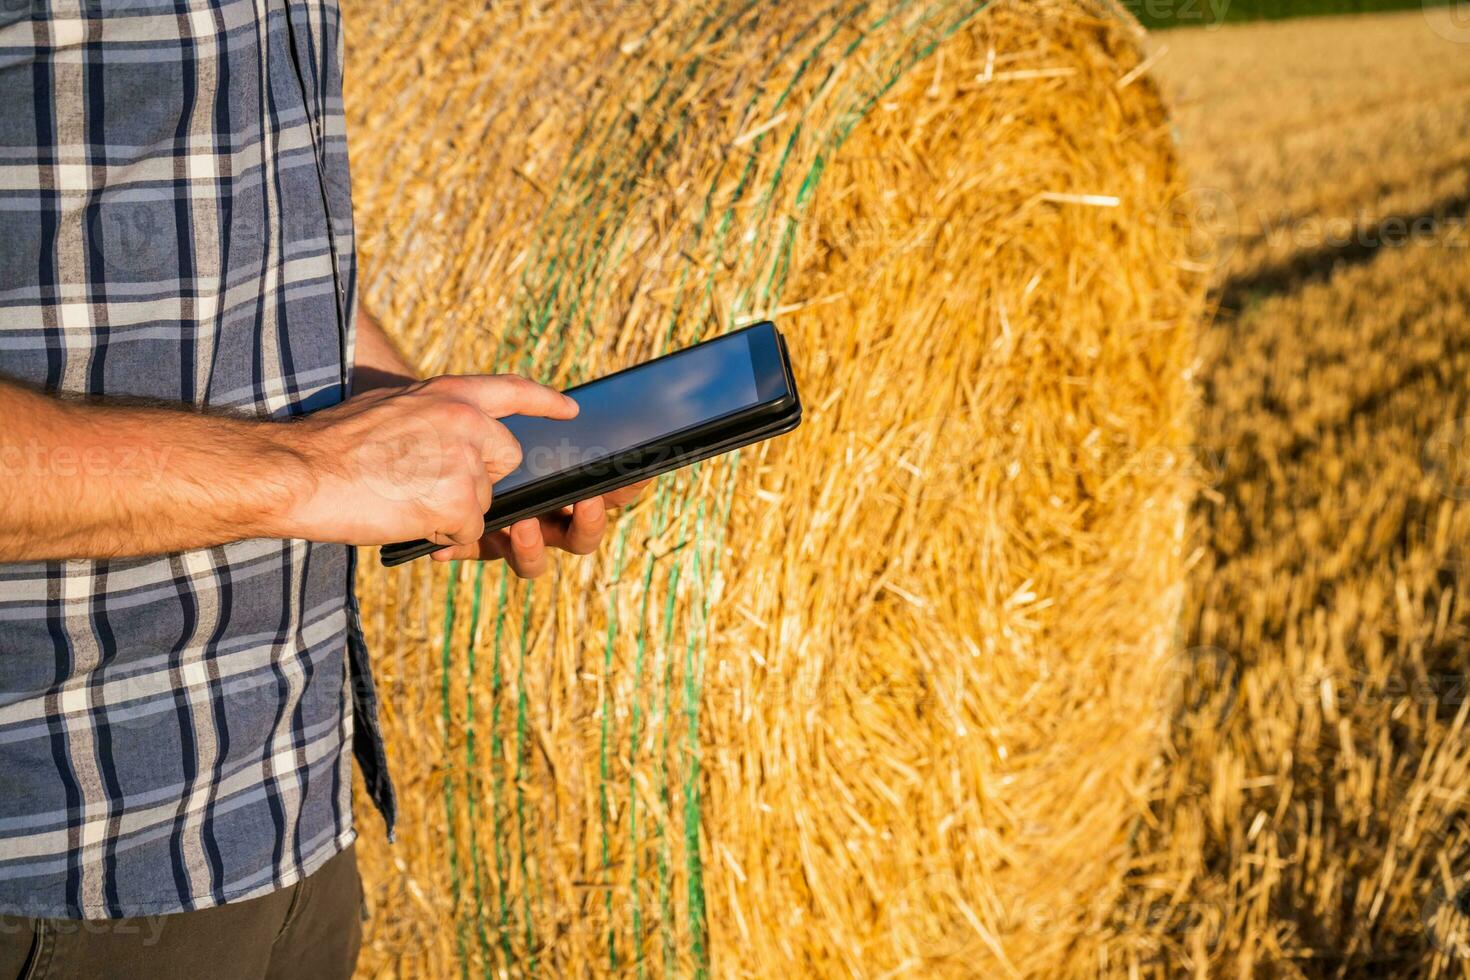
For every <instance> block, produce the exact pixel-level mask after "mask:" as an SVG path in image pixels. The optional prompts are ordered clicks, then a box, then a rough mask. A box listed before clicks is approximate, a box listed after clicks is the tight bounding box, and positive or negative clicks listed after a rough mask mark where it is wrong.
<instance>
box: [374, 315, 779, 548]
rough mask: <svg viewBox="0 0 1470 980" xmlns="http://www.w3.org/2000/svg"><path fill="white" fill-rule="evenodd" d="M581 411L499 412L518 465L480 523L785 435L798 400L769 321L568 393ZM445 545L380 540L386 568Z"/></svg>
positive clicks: (530, 513)
mask: <svg viewBox="0 0 1470 980" xmlns="http://www.w3.org/2000/svg"><path fill="white" fill-rule="evenodd" d="M567 394H568V395H570V396H571V397H572V398H573V399H575V400H576V402H577V405H578V406H579V408H580V411H579V412H578V414H577V417H576V418H574V419H569V420H566V421H559V420H556V419H543V418H532V417H529V416H522V415H512V416H508V417H507V418H504V419H502V420H501V421H503V422H504V423H505V426H506V428H508V429H510V431H511V434H512V435H514V436H515V437H516V440H517V441H518V442H519V443H520V444H521V465H520V466H519V467H517V468H516V469H515V470H514V471H513V472H511V473H509V474H507V475H506V476H504V477H503V478H501V479H500V480H499V481H498V482H497V483H496V484H495V496H494V499H493V501H492V503H491V504H490V510H489V511H488V512H487V513H486V514H485V528H486V530H494V529H496V528H502V527H507V526H509V525H511V524H513V523H515V522H516V521H518V520H521V519H522V518H526V517H535V516H536V515H538V514H548V513H551V512H552V511H555V510H556V509H558V508H560V507H564V506H566V505H567V504H571V503H575V502H577V501H578V500H586V499H587V498H589V497H595V496H597V495H599V494H604V493H607V492H609V491H611V490H616V489H618V488H619V487H625V486H627V485H629V484H630V483H637V482H639V481H640V480H646V479H648V478H649V477H653V476H658V475H659V474H660V473H667V472H668V471H669V470H673V469H678V468H679V467H681V466H687V465H689V464H690V463H695V462H698V461H699V460H702V459H708V458H710V457H711V456H718V455H720V454H721V453H727V452H730V451H731V450H734V449H739V448H740V447H741V446H748V445H750V444H751V443H754V442H760V441H761V440H764V439H769V438H771V437H772V436H778V435H781V434H782V433H784V432H790V431H791V430H792V429H794V428H796V427H797V425H799V424H800V423H801V400H800V398H798V397H797V393H796V381H795V379H794V378H793V376H792V373H791V359H790V356H789V355H788V354H787V351H786V342H785V339H784V338H782V336H781V332H780V331H779V330H777V329H776V325H775V324H774V323H771V322H769V321H766V322H764V323H757V324H755V325H754V326H750V327H746V328H744V329H743V330H736V331H733V332H731V333H727V334H724V335H722V336H719V337H716V338H714V339H713V340H707V341H704V342H703V343H700V344H695V345H694V346H693V347H686V348H685V349H683V350H681V351H676V352H674V353H673V354H667V355H665V356H663V357H659V358H655V359H654V360H651V361H645V362H644V363H642V364H638V365H635V366H633V367H630V368H627V369H625V370H622V371H619V372H617V373H616V374H609V375H607V376H606V377H603V378H598V379H597V380H596V381H589V382H588V383H586V384H584V385H578V386H577V387H575V388H571V389H568V390H567ZM443 547H446V546H445V545H442V544H433V543H431V542H429V541H424V540H419V541H406V542H403V543H401V544H390V545H386V546H384V548H383V551H382V561H383V564H384V565H388V566H393V565H401V564H402V563H404V562H406V561H411V560H413V559H414V558H421V557H423V556H424V555H427V554H430V553H431V552H434V551H437V550H438V549H440V548H443Z"/></svg>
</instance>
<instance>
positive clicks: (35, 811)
mask: <svg viewBox="0 0 1470 980" xmlns="http://www.w3.org/2000/svg"><path fill="white" fill-rule="evenodd" d="M341 44H342V35H341V25H340V19H339V14H338V10H337V6H336V4H335V3H334V2H331V0H0V375H3V376H5V377H7V378H11V379H18V380H20V381H23V382H27V383H31V384H34V385H37V386H40V387H42V388H44V389H46V390H48V391H53V392H69V393H85V394H88V395H104V396H140V397H146V398H151V399H163V400H167V401H171V402H180V403H185V404H189V405H196V406H208V407H210V408H211V409H217V410H227V411H232V412H236V413H243V414H247V415H254V416H260V417H271V418H286V417H290V416H294V415H299V414H301V413H304V412H310V411H313V410H315V409H318V408H322V407H324V406H328V405H332V404H334V403H336V402H338V401H340V400H341V399H342V398H343V397H344V393H345V392H346V391H347V390H348V386H349V384H350V371H351V364H352V356H353V311H354V302H355V300H354V276H355V272H354V265H353V240H352V215H351V195H350V193H349V187H348V174H347V147H346V139H345V133H344V126H343V117H342V98H341V85H342V79H341V64H342V59H341ZM0 424H3V422H0ZM47 452H48V450H47V448H46V447H35V451H34V452H29V453H23V454H21V455H20V456H19V457H17V458H16V459H14V460H9V461H5V460H0V479H3V468H4V466H9V465H44V466H47V467H49V468H50V469H49V470H48V472H55V473H56V474H57V476H58V477H65V476H66V475H67V472H68V470H67V467H68V466H70V467H73V468H75V467H79V466H81V465H85V464H84V463H83V462H78V461H74V460H73V461H70V462H68V461H67V460H64V459H63V458H62V456H61V454H60V453H59V452H57V453H55V455H54V458H48V456H47ZM139 465H146V460H143V461H140V462H139ZM229 478H230V475H229V474H228V473H221V474H220V479H222V480H228V479H229ZM352 572H353V556H352V553H351V551H350V549H347V548H344V547H341V546H337V545H321V544H311V543H308V542H305V541H274V540H252V541H240V542H237V543H234V544H228V545H223V546H220V547H217V548H208V549H204V550H200V551H191V552H185V553H181V554H171V555H161V556H158V557H154V558H142V559H130V560H124V561H64V562H35V563H24V564H10V565H0V912H3V913H8V914H13V915H25V916H64V917H71V918H78V917H84V918H111V917H118V916H138V915H150V914H161V913H169V912H176V911H182V910H187V909H197V908H204V907H207V906H212V905H218V904H220V903H223V902H229V901H234V900H237V899H244V898H249V897H252V896H256V895H260V894H263V893H265V892H268V891H271V890H273V889H277V888H281V887H284V886H286V885H289V884H290V883H292V882H294V881H296V880H297V879H299V878H301V877H302V876H304V875H307V874H310V873H311V872H312V871H313V870H315V869H316V868H317V867H319V866H320V865H321V864H322V863H323V862H325V861H326V860H327V859H328V858H330V857H331V856H333V855H334V854H336V853H337V852H339V851H340V850H342V849H343V848H345V847H346V846H347V845H348V844H349V843H350V842H351V841H352V840H353V837H354V831H353V825H352V813H351V805H350V801H351V783H352V780H351V775H352V768H351V767H352V757H353V755H354V751H353V748H354V745H355V747H356V755H357V757H358V760H359V763H360V765H361V766H362V769H363V773H364V776H365V777H366V781H367V785H368V790H369V793H370V794H371V795H372V796H373V798H374V800H375V801H376V802H377V803H378V806H379V808H380V809H381V810H382V811H383V813H384V816H385V818H386V819H387V820H388V821H389V824H390V827H391V822H392V819H393V800H392V789H391V787H390V785H389V784H388V781H387V774H386V768H385V766H384V760H383V753H382V745H381V741H380V739H379V738H378V733H377V721H376V707H377V706H376V700H375V697H374V694H373V689H372V682H371V679H370V677H369V675H368V672H367V662H366V653H365V651H364V649H363V645H362V641H361V631H360V628H359V625H358V614H357V606H356V600H355V598H354V596H353V593H352ZM354 729H355V731H354Z"/></svg>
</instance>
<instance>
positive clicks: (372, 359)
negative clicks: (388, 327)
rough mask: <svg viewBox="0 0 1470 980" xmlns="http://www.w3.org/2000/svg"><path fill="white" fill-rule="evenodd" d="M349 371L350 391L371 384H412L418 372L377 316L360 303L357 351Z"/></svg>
mask: <svg viewBox="0 0 1470 980" xmlns="http://www.w3.org/2000/svg"><path fill="white" fill-rule="evenodd" d="M352 374H353V380H352V393H353V394H354V395H360V394H362V393H363V392H364V391H371V390H372V389H374V388H392V387H397V386H399V385H406V384H412V383H413V382H414V381H416V380H418V376H419V374H418V371H417V370H416V369H415V368H414V366H413V365H412V364H410V363H409V361H408V358H406V357H404V356H403V352H402V351H400V350H399V349H398V345H397V344H395V343H393V340H392V338H390V337H389V336H388V333H387V331H385V330H384V329H383V325H382V324H381V323H379V322H378V320H377V317H375V316H373V315H372V313H370V312H369V311H368V308H367V307H365V306H362V305H359V306H358V308H357V353H356V356H354V357H353V365H352Z"/></svg>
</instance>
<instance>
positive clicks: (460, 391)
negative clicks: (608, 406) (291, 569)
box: [283, 375, 577, 546]
mask: <svg viewBox="0 0 1470 980" xmlns="http://www.w3.org/2000/svg"><path fill="white" fill-rule="evenodd" d="M576 414H577V405H576V402H574V401H572V400H571V399H570V398H568V397H567V396H566V395H563V394H561V393H559V392H557V391H556V390H555V389H553V388H548V387H546V386H545V385H540V384H536V383H535V382H533V381H529V380H527V379H525V378H519V377H515V376H513V375H493V376H483V375H479V376H477V375H465V376H458V377H441V378H434V379H432V380H430V381H424V382H419V383H417V384H413V385H408V386H406V387H402V388H379V389H374V390H372V391H369V392H367V393H365V394H361V395H358V396H356V397H355V398H351V399H349V400H348V401H346V402H343V403H342V404H341V405H337V406H335V407H333V408H329V409H325V410H323V411H321V412H317V413H315V414H313V415H311V416H309V417H307V418H306V419H303V420H302V421H300V422H298V423H296V424H295V425H294V426H292V427H291V429H292V432H293V436H292V448H293V449H294V450H295V451H296V452H297V453H298V454H299V455H300V456H301V457H302V458H303V459H304V460H305V461H306V463H307V469H308V471H309V473H310V475H311V480H310V483H309V489H308V491H307V492H306V493H305V494H303V495H302V496H301V498H300V499H299V500H297V501H295V502H294V503H293V504H292V505H291V506H290V508H289V509H288V510H287V512H286V514H285V515H284V519H283V529H284V532H285V534H284V536H287V537H303V538H310V539H312V540H317V541H340V542H342V543H344V544H389V543H391V542H395V541H406V540H410V539H413V538H427V539H428V540H430V541H433V542H435V543H436V544H445V545H465V546H469V545H473V544H474V543H476V542H478V541H479V540H480V539H481V538H482V537H483V536H484V534H485V520H484V514H485V511H486V510H487V509H489V506H490V499H491V487H492V485H493V484H494V482H495V481H496V480H499V479H500V478H501V477H503V476H505V475H506V474H507V473H509V472H510V471H511V470H513V469H515V468H516V467H517V466H518V465H520V461H521V449H520V446H519V445H518V444H517V443H516V441H515V438H514V437H513V436H512V435H511V434H510V431H509V430H508V429H506V427H505V426H504V425H502V424H501V423H500V421H499V420H500V418H501V417H503V416H506V415H539V416H542V417H545V418H553V419H569V418H573V417H575V416H576Z"/></svg>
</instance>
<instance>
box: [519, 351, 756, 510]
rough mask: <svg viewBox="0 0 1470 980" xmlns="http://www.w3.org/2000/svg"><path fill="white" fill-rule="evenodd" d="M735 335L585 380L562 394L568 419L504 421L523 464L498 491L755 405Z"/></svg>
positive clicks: (750, 372)
mask: <svg viewBox="0 0 1470 980" xmlns="http://www.w3.org/2000/svg"><path fill="white" fill-rule="evenodd" d="M757 332H758V331H740V332H738V333H733V334H729V335H727V336H724V337H719V338H717V339H715V340H712V341H710V342H709V343H706V344H700V345H698V346H695V347H690V348H688V349H687V350H682V351H679V352H677V353H675V354H670V355H669V356H667V357H661V358H658V359H656V360H652V361H649V362H647V363H646V364H640V365H638V366H637V367H635V368H632V369H630V370H627V371H621V372H619V373H617V374H613V375H610V376H608V377H606V378H600V379H598V380H597V381H592V382H589V383H587V384H585V385H581V386H579V387H577V388H573V389H571V390H569V391H568V392H567V394H568V395H571V396H572V398H574V399H575V400H576V402H577V405H578V406H579V407H580V409H581V411H580V412H579V413H578V415H577V417H576V418H575V419H571V420H570V421H556V420H553V419H542V418H531V417H527V416H520V415H512V416H509V417H507V418H505V419H502V420H501V421H503V422H504V423H505V425H506V428H508V429H510V431H511V434H512V435H514V436H515V437H516V440H517V441H519V442H520V444H521V453H522V459H521V465H520V466H519V467H518V468H516V469H515V470H514V471H513V472H511V473H510V474H508V475H507V476H505V477H504V478H502V479H501V480H499V481H498V482H497V483H496V484H495V490H496V492H498V493H504V492H506V491H509V490H513V489H515V488H517V487H521V486H524V485H526V484H528V483H532V482H534V481H536V480H538V479H541V478H542V477H546V476H551V475H553V474H555V473H559V472H562V471H564V470H568V469H572V468H574V467H576V466H579V465H581V464H583V463H590V462H595V461H597V460H600V459H605V458H607V457H609V456H614V455H617V454H618V453H620V452H623V451H625V450H628V449H633V448H635V447H638V446H642V445H647V444H649V443H654V442H658V441H659V440H661V439H665V438H667V437H669V436H671V435H673V434H674V433H676V432H679V431H681V430H683V429H687V428H689V427H691V426H694V425H699V424H701V423H705V422H710V421H713V420H715V419H718V418H721V417H723V416H727V415H731V414H734V413H736V412H740V411H743V410H747V409H750V408H753V407H755V406H756V405H758V404H760V391H761V388H762V387H763V386H762V385H760V384H759V383H758V380H757V368H756V364H755V358H754V357H753V355H752V346H753V344H754V343H756V341H757V340H758V339H763V338H759V337H755V336H753V334H756V333H757Z"/></svg>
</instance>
